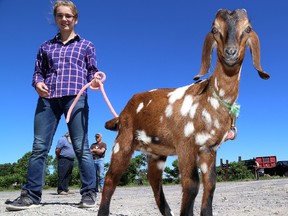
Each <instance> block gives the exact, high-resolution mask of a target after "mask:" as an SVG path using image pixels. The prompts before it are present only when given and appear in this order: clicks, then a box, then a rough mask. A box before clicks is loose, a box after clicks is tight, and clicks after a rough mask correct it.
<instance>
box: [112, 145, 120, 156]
mask: <svg viewBox="0 0 288 216" xmlns="http://www.w3.org/2000/svg"><path fill="white" fill-rule="evenodd" d="M119 150H120V145H119V143H115V145H114V146H113V154H117V153H118V152H119Z"/></svg>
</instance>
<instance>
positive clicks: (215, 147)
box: [212, 145, 220, 152]
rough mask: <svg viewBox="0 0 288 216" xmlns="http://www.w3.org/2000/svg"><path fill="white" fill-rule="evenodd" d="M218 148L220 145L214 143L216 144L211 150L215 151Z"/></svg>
mask: <svg viewBox="0 0 288 216" xmlns="http://www.w3.org/2000/svg"><path fill="white" fill-rule="evenodd" d="M219 148H220V145H216V146H214V147H213V148H212V149H213V151H215V152H216V151H217V150H218V149H219Z"/></svg>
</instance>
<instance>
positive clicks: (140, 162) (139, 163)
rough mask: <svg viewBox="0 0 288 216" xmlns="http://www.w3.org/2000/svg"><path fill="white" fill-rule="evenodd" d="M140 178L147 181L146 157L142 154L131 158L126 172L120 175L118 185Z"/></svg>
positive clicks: (130, 182) (133, 181)
mask: <svg viewBox="0 0 288 216" xmlns="http://www.w3.org/2000/svg"><path fill="white" fill-rule="evenodd" d="M139 179H141V180H142V181H147V157H146V155H144V154H140V155H137V156H136V157H134V158H132V159H131V161H130V164H129V166H128V168H127V170H126V172H125V173H124V174H123V175H122V177H121V179H120V183H119V185H121V186H124V185H128V184H132V183H137V182H135V181H136V180H139Z"/></svg>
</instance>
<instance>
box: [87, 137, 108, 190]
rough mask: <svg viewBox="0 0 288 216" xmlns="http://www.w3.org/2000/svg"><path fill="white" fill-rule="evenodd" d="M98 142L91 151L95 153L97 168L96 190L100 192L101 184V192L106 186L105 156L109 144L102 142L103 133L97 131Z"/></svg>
mask: <svg viewBox="0 0 288 216" xmlns="http://www.w3.org/2000/svg"><path fill="white" fill-rule="evenodd" d="M95 139H96V143H93V144H92V145H91V146H90V151H91V153H92V155H93V159H94V165H95V170H96V191H97V192H99V189H98V185H99V186H100V192H102V191H103V187H104V177H105V174H104V157H105V152H106V149H107V146H106V144H105V143H104V142H102V134H100V133H96V135H95Z"/></svg>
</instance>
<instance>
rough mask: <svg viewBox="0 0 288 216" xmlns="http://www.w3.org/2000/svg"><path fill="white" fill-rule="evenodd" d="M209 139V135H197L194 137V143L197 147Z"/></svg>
mask: <svg viewBox="0 0 288 216" xmlns="http://www.w3.org/2000/svg"><path fill="white" fill-rule="evenodd" d="M210 138H211V135H210V134H208V133H198V134H197V135H196V137H195V141H196V144H197V145H203V144H205V143H206V142H207V141H208V140H209V139H210Z"/></svg>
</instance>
